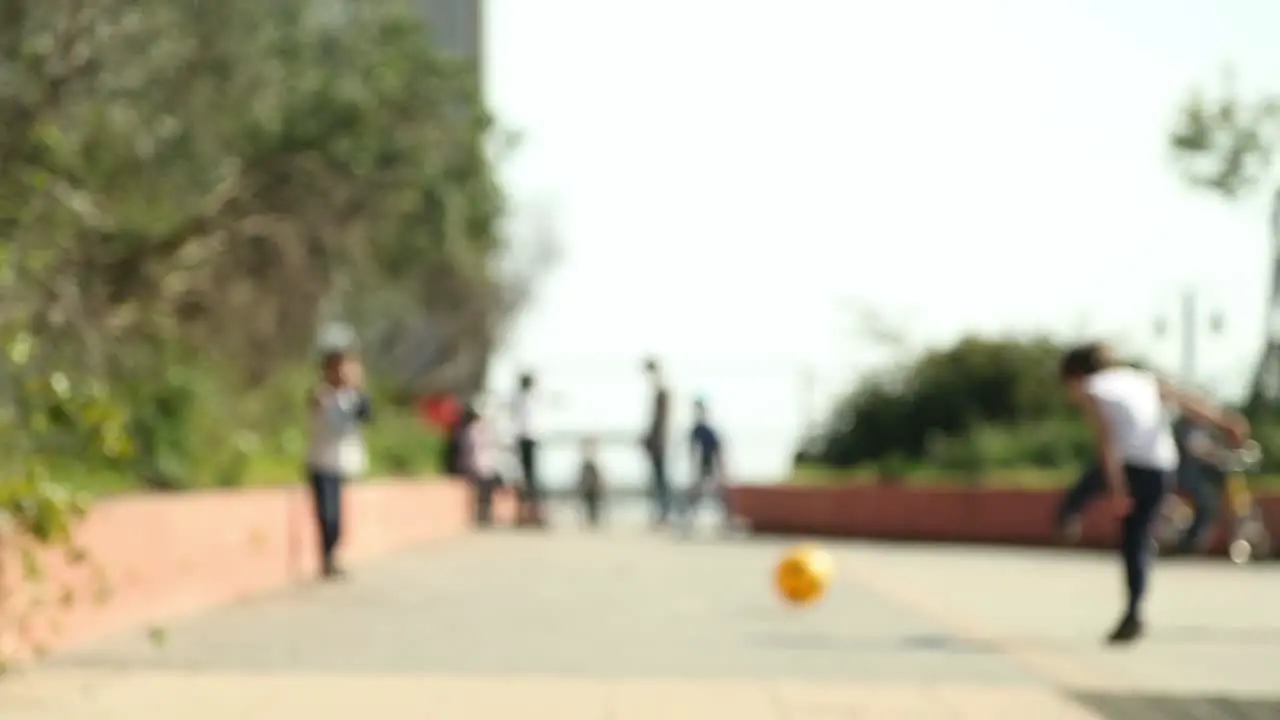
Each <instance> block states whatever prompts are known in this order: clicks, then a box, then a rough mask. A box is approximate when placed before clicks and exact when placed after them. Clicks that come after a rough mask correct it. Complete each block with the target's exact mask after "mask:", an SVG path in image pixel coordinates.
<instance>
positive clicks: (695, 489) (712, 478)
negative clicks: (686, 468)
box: [681, 399, 732, 531]
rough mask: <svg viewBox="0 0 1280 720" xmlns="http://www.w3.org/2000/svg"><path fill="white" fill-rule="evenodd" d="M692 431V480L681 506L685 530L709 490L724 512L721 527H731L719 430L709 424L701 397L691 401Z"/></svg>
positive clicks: (705, 405)
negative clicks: (725, 496) (725, 495)
mask: <svg viewBox="0 0 1280 720" xmlns="http://www.w3.org/2000/svg"><path fill="white" fill-rule="evenodd" d="M693 418H694V420H693V430H692V431H690V433H689V448H690V450H691V451H692V461H693V462H692V468H693V482H692V483H691V484H690V485H689V491H688V494H687V495H686V496H685V501H684V504H683V507H682V508H681V510H682V513H683V515H684V525H685V530H686V531H692V530H693V526H694V522H695V520H696V519H697V513H698V506H699V505H701V504H702V499H703V497H705V496H706V495H707V493H708V491H710V492H711V493H714V495H715V498H716V500H717V501H718V502H719V503H720V507H721V511H722V513H723V522H724V529H725V530H728V529H730V528H731V527H732V518H731V517H730V516H729V506H728V504H727V503H726V502H725V498H724V479H725V468H724V446H723V445H722V444H721V441H720V433H718V432H717V431H716V429H715V428H714V427H713V426H712V425H711V420H710V417H709V415H708V413H707V404H706V401H704V400H701V399H699V400H697V401H696V402H694V404H693Z"/></svg>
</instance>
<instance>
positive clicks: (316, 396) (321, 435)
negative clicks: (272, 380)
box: [307, 349, 371, 579]
mask: <svg viewBox="0 0 1280 720" xmlns="http://www.w3.org/2000/svg"><path fill="white" fill-rule="evenodd" d="M362 384H363V371H362V368H361V366H360V363H359V362H358V361H357V360H356V359H355V358H354V357H353V356H352V355H351V354H350V352H349V351H347V350H345V349H342V350H330V351H328V352H326V353H325V354H324V357H323V359H322V360H321V377H320V382H319V384H317V386H316V387H315V388H314V389H313V390H312V391H311V393H310V395H309V396H308V398H307V405H308V410H309V412H310V418H311V447H310V450H309V451H308V453H307V482H308V484H309V485H310V486H311V495H312V499H313V500H314V502H315V519H316V525H317V528H318V531H319V532H318V534H319V536H320V567H321V575H322V576H323V577H325V578H328V579H332V578H337V577H341V576H342V574H343V572H342V569H341V568H340V567H339V566H338V562H337V558H336V554H337V549H338V543H339V541H340V540H341V537H342V494H343V486H344V485H345V484H346V482H347V481H348V480H351V479H353V478H354V477H356V476H358V475H360V474H361V473H363V472H364V471H365V468H366V466H367V465H368V454H367V451H366V449H365V444H364V439H363V438H362V437H361V435H360V426H361V425H362V424H363V423H366V422H368V421H369V419H370V417H371V409H370V403H369V398H368V396H367V395H365V393H364V392H363V391H362V389H361V386H362Z"/></svg>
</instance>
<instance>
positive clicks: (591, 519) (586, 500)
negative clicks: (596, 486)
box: [582, 490, 604, 528]
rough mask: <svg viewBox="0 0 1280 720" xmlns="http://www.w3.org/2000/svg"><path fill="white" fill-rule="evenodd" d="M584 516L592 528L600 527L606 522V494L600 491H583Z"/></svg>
mask: <svg viewBox="0 0 1280 720" xmlns="http://www.w3.org/2000/svg"><path fill="white" fill-rule="evenodd" d="M582 515H583V517H584V518H585V519H586V521H587V525H588V526H590V527H593V528H595V527H600V523H601V522H602V521H603V520H604V493H602V492H600V491H599V490H584V491H582Z"/></svg>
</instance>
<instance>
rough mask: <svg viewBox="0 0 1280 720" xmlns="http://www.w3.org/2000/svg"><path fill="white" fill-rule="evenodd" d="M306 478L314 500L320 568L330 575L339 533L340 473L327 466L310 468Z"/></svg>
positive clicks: (336, 568)
mask: <svg viewBox="0 0 1280 720" xmlns="http://www.w3.org/2000/svg"><path fill="white" fill-rule="evenodd" d="M308 480H309V482H310V485H311V494H312V498H313V499H314V501H315V513H316V527H317V531H318V534H319V536H320V566H321V571H322V572H323V573H324V574H325V575H334V574H336V573H337V572H338V564H337V559H336V554H337V549H338V542H339V540H340V539H341V533H342V477H341V476H340V475H338V474H337V473H335V472H331V471H328V470H320V469H312V470H311V471H310V472H309V473H308Z"/></svg>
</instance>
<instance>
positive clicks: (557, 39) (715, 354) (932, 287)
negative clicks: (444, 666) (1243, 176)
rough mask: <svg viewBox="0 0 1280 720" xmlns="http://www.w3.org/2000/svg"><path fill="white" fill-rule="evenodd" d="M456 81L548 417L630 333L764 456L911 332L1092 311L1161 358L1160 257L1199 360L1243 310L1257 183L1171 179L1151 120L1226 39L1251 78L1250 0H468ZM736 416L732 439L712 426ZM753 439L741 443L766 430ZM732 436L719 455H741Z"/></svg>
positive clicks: (993, 326)
mask: <svg viewBox="0 0 1280 720" xmlns="http://www.w3.org/2000/svg"><path fill="white" fill-rule="evenodd" d="M487 13H488V26H487V30H488V38H487V44H488V56H487V58H486V63H487V73H488V74H487V78H486V81H487V84H488V93H489V98H490V102H491V104H492V105H493V107H494V108H495V110H496V112H497V114H498V116H499V117H500V119H501V120H502V121H503V123H504V124H505V125H507V126H508V127H511V128H513V129H515V130H517V131H519V132H520V133H522V134H523V137H524V142H523V145H522V146H521V149H520V150H519V151H518V153H517V154H516V156H515V157H514V158H513V160H512V161H511V162H510V164H509V166H508V168H507V178H508V185H509V188H510V191H511V192H512V194H513V195H514V198H515V201H516V203H517V205H518V206H520V207H522V208H525V209H534V210H535V211H536V212H546V213H550V215H551V217H552V219H553V221H554V223H555V225H556V227H557V230H558V234H559V238H560V243H561V250H562V252H563V259H562V261H561V263H560V265H559V266H558V268H557V270H556V272H555V273H554V275H553V276H552V277H550V278H549V279H548V280H547V282H546V285H545V287H544V289H543V291H542V292H541V294H540V296H539V297H538V299H537V302H536V303H535V305H534V307H532V308H531V309H530V310H529V312H528V314H527V316H526V317H525V318H524V319H523V321H522V323H521V324H520V326H519V328H518V329H517V332H516V333H515V336H514V337H513V338H512V340H511V342H510V344H509V347H508V349H507V351H506V353H505V355H504V361H503V362H501V363H499V365H498V371H499V372H500V373H501V374H502V377H499V378H498V379H497V382H496V383H495V385H496V386H498V387H503V386H506V385H507V384H508V383H507V382H506V380H507V377H506V376H507V375H509V374H510V373H511V372H513V371H512V368H513V367H517V366H529V367H532V368H534V369H536V370H537V371H539V372H540V373H541V374H542V375H543V376H544V378H545V379H546V383H545V384H546V385H548V386H550V387H549V389H552V390H554V391H557V392H560V393H562V394H564V395H565V397H566V400H565V404H564V406H563V408H562V410H561V419H560V421H558V423H557V424H558V425H560V426H562V427H563V428H568V427H570V426H572V427H574V428H575V429H576V428H578V427H581V426H584V425H586V424H603V425H605V426H608V427H617V428H632V427H635V426H637V423H638V421H639V418H640V415H641V413H642V408H641V399H642V398H641V386H640V385H639V377H638V365H639V358H640V357H642V356H644V355H646V354H648V353H657V354H658V355H660V356H661V357H662V358H663V359H664V360H665V361H666V362H667V364H668V365H669V366H670V367H671V375H672V381H673V383H674V384H675V385H676V387H677V389H678V390H680V391H681V392H683V393H684V395H683V398H684V399H687V398H688V397H689V396H691V395H692V394H694V393H706V394H707V395H708V396H709V397H710V398H711V400H712V402H713V404H714V406H715V408H716V410H717V416H718V417H719V419H720V421H721V422H722V423H723V424H725V425H726V426H727V428H726V429H727V430H729V434H730V436H731V439H732V437H733V435H734V434H735V430H736V432H737V434H738V436H739V442H738V448H739V451H738V453H737V455H738V457H739V458H741V461H740V469H741V470H743V472H752V473H769V472H773V470H774V468H775V467H780V463H781V462H782V461H783V460H784V459H785V456H786V454H787V453H788V452H789V451H790V449H791V448H790V443H791V441H792V440H793V437H791V436H790V435H792V434H794V432H795V429H796V427H797V426H798V423H799V422H800V417H801V415H803V414H805V413H806V412H807V411H806V410H804V405H803V400H802V399H801V397H802V395H803V393H802V392H801V390H800V388H801V387H802V382H801V377H802V368H804V367H805V366H806V365H808V366H813V367H815V368H816V369H817V385H818V392H819V394H825V393H828V392H830V391H831V390H833V389H835V388H836V387H837V383H836V380H838V379H839V375H843V374H847V373H848V372H856V371H859V370H864V369H866V368H867V367H869V366H871V365H872V364H874V363H875V362H878V361H883V357H884V356H883V353H876V352H874V351H871V350H869V349H868V348H867V346H866V344H865V342H860V341H859V338H858V335H857V333H856V331H855V326H856V324H855V322H854V318H853V316H852V313H851V312H850V308H851V307H856V306H864V307H869V308H873V309H874V310H875V312H876V313H878V314H879V315H881V316H882V317H883V318H885V319H887V320H889V321H891V322H892V323H894V324H895V325H897V326H898V327H899V328H900V329H901V331H902V332H903V333H904V334H905V335H907V336H909V337H910V338H912V339H913V341H915V342H920V343H939V342H945V341H947V340H950V339H954V338H955V337H957V336H959V335H961V334H964V333H968V332H974V331H989V332H1008V331H1031V330H1036V331H1051V332H1055V333H1062V334H1076V335H1078V334H1080V333H1081V332H1082V331H1083V332H1087V333H1095V334H1099V335H1102V336H1105V337H1107V338H1110V339H1112V340H1114V341H1117V342H1119V343H1120V344H1122V345H1123V346H1125V347H1127V348H1129V349H1130V350H1133V351H1137V352H1141V353H1144V354H1146V355H1147V356H1149V357H1153V358H1155V359H1156V360H1157V361H1160V362H1163V363H1165V364H1166V365H1167V366H1170V367H1173V366H1174V365H1176V361H1177V358H1178V346H1177V342H1176V340H1175V339H1172V338H1165V339H1158V338H1156V337H1155V335H1154V333H1153V332H1152V330H1151V327H1152V324H1153V320H1154V318H1155V317H1156V316H1158V315H1161V314H1165V315H1170V316H1176V315H1174V314H1175V313H1176V311H1177V297H1178V293H1179V291H1180V290H1181V289H1182V288H1183V287H1188V286H1189V287H1194V288H1196V289H1198V290H1199V291H1200V293H1201V296H1202V299H1203V302H1204V304H1205V305H1206V306H1207V309H1216V310H1220V311H1223V312H1224V313H1225V314H1226V316H1227V322H1228V324H1227V328H1226V331H1225V334H1224V335H1223V336H1221V337H1219V338H1216V339H1213V340H1211V341H1206V342H1205V343H1204V347H1203V353H1202V354H1201V357H1200V360H1199V366H1200V368H1199V369H1200V375H1199V377H1198V378H1197V379H1198V380H1199V381H1200V382H1204V383H1208V384H1211V385H1213V386H1215V387H1219V388H1227V389H1231V390H1233V391H1234V390H1235V389H1236V388H1237V387H1238V386H1239V385H1240V384H1241V383H1242V382H1243V380H1244V378H1245V376H1246V375H1247V374H1248V372H1250V370H1251V365H1252V363H1253V361H1254V359H1255V358H1256V348H1257V346H1258V343H1259V341H1260V340H1261V334H1262V328H1263V327H1264V307H1265V297H1266V292H1267V278H1268V276H1269V272H1270V271H1269V265H1270V262H1271V254H1272V250H1271V247H1270V244H1269V241H1268V237H1267V230H1266V214H1267V213H1266V208H1265V202H1263V201H1262V200H1261V199H1255V200H1253V201H1252V202H1248V203H1245V204H1240V205H1235V206H1231V207H1228V206H1226V205H1224V204H1223V203H1220V202H1219V201H1217V200H1215V199H1213V198H1209V197H1205V196H1201V195H1199V194H1196V193H1193V192H1191V191H1189V190H1186V189H1184V188H1183V187H1182V186H1181V184H1180V182H1179V180H1178V179H1177V177H1176V176H1175V175H1174V173H1173V172H1172V169H1171V163H1170V161H1169V155H1168V152H1167V150H1166V147H1167V146H1166V137H1167V132H1168V129H1169V128H1170V126H1171V124H1172V121H1173V119H1174V117H1175V110H1176V108H1177V106H1178V103H1179V101H1180V100H1181V99H1182V98H1183V97H1184V96H1185V93H1186V91H1187V90H1188V88H1189V87H1190V86H1191V85H1192V84H1195V83H1209V84H1212V83H1213V82H1214V81H1215V80H1216V79H1217V78H1218V77H1220V72H1221V70H1222V69H1223V67H1224V65H1225V64H1227V63H1231V64H1232V65H1234V66H1235V67H1236V69H1237V70H1238V71H1239V75H1240V76H1241V78H1242V80H1243V81H1244V83H1245V84H1246V85H1247V84H1249V83H1253V84H1255V85H1256V84H1258V83H1265V82H1266V81H1268V80H1272V81H1274V82H1275V83H1276V84H1277V89H1280V72H1277V71H1278V70H1280V44H1278V43H1276V42H1275V38H1274V30H1275V28H1276V27H1280V5H1277V4H1276V3H1275V2H1274V0H1232V2H1221V1H1215V0H1160V1H1157V0H1110V1H1109V2H1108V1H1107V0H1037V2H1026V1H1025V0H1022V1H1019V0H969V1H968V2H964V3H958V2H954V1H953V0H897V1H896V2H892V3H869V2H868V3H859V2H850V1H848V0H790V1H789V2H786V3H782V2H777V1H776V0H775V1H774V2H763V1H761V2H751V1H745V2H744V1H743V0H736V1H735V0H537V2H530V0H489V2H488V8H487ZM743 446H748V447H745V448H744V447H743ZM766 446H767V447H766ZM743 465H745V466H747V467H745V468H744V467H742V466H743Z"/></svg>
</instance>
